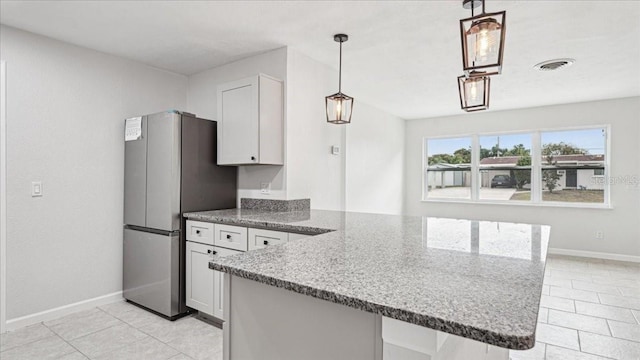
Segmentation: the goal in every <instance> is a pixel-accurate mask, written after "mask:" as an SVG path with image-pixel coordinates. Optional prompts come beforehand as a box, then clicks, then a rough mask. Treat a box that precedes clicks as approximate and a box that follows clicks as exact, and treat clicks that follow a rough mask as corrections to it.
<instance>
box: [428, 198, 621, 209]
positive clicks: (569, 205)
mask: <svg viewBox="0 0 640 360" xmlns="http://www.w3.org/2000/svg"><path fill="white" fill-rule="evenodd" d="M420 202H423V203H440V204H471V205H513V206H529V207H555V208H571V209H603V210H613V206H611V204H590V203H565V202H552V201H546V202H539V203H533V202H531V201H495V200H494V201H492V200H478V201H473V200H463V199H426V200H424V199H423V200H420Z"/></svg>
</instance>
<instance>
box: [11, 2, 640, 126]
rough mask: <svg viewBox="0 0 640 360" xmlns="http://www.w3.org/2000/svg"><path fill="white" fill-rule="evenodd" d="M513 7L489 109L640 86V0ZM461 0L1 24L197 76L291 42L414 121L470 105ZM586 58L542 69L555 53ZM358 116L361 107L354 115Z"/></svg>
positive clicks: (39, 13) (40, 11) (193, 8)
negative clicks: (464, 95) (462, 80)
mask: <svg viewBox="0 0 640 360" xmlns="http://www.w3.org/2000/svg"><path fill="white" fill-rule="evenodd" d="M486 7H487V11H500V10H506V11H507V39H506V47H505V56H504V64H505V65H504V67H503V72H502V75H501V76H496V77H494V78H493V79H492V83H491V85H492V88H491V110H490V111H495V110H504V109H515V108H524V107H533V106H542V105H549V104H561V103H571V102H581V101H590V100H597V99H609V98H618V97H627V96H638V95H640V66H638V64H640V1H611V0H601V1H575V0H566V1H562V0H553V1H541V0H531V1H515V0H511V1H497V0H496V1H492V0H487V2H486ZM469 15H470V14H469V11H468V10H464V9H463V8H462V6H461V1H459V0H440V1H339V2H332V1H117V2H115V1H114V2H112V1H103V2H100V1H82V2H81V1H7V0H2V1H1V2H0V22H1V23H2V24H5V25H9V26H13V27H16V28H20V29H24V30H27V31H31V32H34V33H38V34H43V35H46V36H49V37H51V38H54V39H59V40H63V41H66V42H69V43H72V44H77V45H80V46H84V47H88V48H91V49H95V50H99V51H102V52H105V53H109V54H114V55H117V56H121V57H124V58H129V59H133V60H136V61H139V62H142V63H145V64H149V65H151V66H154V67H158V68H162V69H166V70H170V71H173V72H177V73H180V74H185V75H190V74H194V73H197V72H199V71H202V70H205V69H208V68H211V67H215V66H218V65H222V64H225V63H229V62H232V61H234V60H237V59H240V58H244V57H248V56H251V55H253V54H257V53H260V52H264V51H267V50H271V49H275V48H279V47H282V46H291V47H293V48H295V49H297V50H299V51H301V52H303V53H305V54H306V55H308V56H310V57H311V58H313V59H316V60H318V61H320V62H322V63H325V64H328V65H330V66H332V67H337V60H338V59H337V57H338V46H337V44H336V43H335V42H334V41H333V39H332V35H333V34H334V33H338V32H344V33H347V34H349V36H350V40H349V42H347V43H345V45H344V56H343V73H344V75H343V91H344V92H345V93H347V94H349V95H351V96H354V97H355V98H356V101H358V100H359V101H363V102H366V103H369V104H370V105H373V106H376V107H378V108H381V109H383V110H385V111H387V112H389V113H392V114H394V115H397V116H399V117H402V118H405V119H415V118H425V117H434V116H443V115H454V114H461V113H462V111H461V110H460V104H459V99H458V95H457V91H458V90H457V83H456V77H457V76H458V75H461V74H462V71H461V68H462V65H461V54H460V35H459V29H458V26H459V25H458V20H459V19H461V18H464V17H468V16H469ZM567 57H568V58H575V59H576V60H577V62H576V63H575V64H574V65H573V66H571V67H567V68H563V69H561V70H558V71H552V72H541V71H538V70H535V69H533V66H534V65H535V64H537V63H538V62H541V61H544V60H548V59H553V58H567ZM354 116H356V115H355V113H354Z"/></svg>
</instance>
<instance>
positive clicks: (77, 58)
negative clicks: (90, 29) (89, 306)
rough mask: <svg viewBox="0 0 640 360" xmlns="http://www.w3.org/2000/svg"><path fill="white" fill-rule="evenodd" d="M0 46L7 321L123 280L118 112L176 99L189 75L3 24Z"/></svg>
mask: <svg viewBox="0 0 640 360" xmlns="http://www.w3.org/2000/svg"><path fill="white" fill-rule="evenodd" d="M0 50H1V51H0V52H1V54H2V59H3V60H6V62H7V147H8V148H7V156H8V158H7V175H8V182H7V193H8V194H7V212H8V223H7V237H8V241H7V319H8V320H9V321H10V320H11V319H14V318H17V317H21V316H25V315H28V314H33V313H36V312H40V311H44V310H48V309H51V308H55V307H58V306H62V305H67V304H70V303H75V302H78V301H82V300H85V299H91V298H94V297H98V296H102V295H105V294H109V293H113V292H118V291H120V290H122V211H123V209H122V207H123V199H122V196H123V195H122V194H123V170H124V142H123V134H124V122H123V120H124V119H125V118H126V117H130V116H134V115H138V114H145V113H151V112H158V111H162V110H165V109H171V108H175V109H182V108H184V107H185V105H186V91H187V79H186V77H184V76H181V75H176V74H172V73H169V72H166V71H161V70H157V69H154V68H150V67H148V66H144V65H141V64H138V63H135V62H131V61H127V60H124V59H121V58H117V57H114V56H110V55H105V54H103V53H100V52H96V51H92V50H88V49H84V48H80V47H76V46H73V45H70V44H66V43H62V42H58V41H55V40H52V39H49V38H46V37H42V36H38V35H34V34H30V33H27V32H23V31H20V30H16V29H13V28H9V27H5V26H2V28H1V31H0ZM34 180H40V181H42V184H43V190H44V196H43V197H41V198H32V197H31V181H34Z"/></svg>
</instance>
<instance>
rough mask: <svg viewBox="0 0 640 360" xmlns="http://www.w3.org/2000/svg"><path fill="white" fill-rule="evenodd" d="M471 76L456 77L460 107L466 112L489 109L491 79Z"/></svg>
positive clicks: (473, 74) (475, 74)
mask: <svg viewBox="0 0 640 360" xmlns="http://www.w3.org/2000/svg"><path fill="white" fill-rule="evenodd" d="M471 75H472V76H470V77H467V76H465V75H462V76H459V77H458V90H459V91H460V107H461V108H462V110H464V111H467V112H472V111H480V110H486V109H488V108H489V92H490V84H491V78H490V77H489V76H484V75H481V74H480V75H479V74H478V73H472V74H471Z"/></svg>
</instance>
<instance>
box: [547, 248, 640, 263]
mask: <svg viewBox="0 0 640 360" xmlns="http://www.w3.org/2000/svg"><path fill="white" fill-rule="evenodd" d="M548 253H549V254H554V255H568V256H577V257H588V258H596V259H606V260H617V261H628V262H636V263H640V256H635V255H623V254H614V253H604V252H597V251H586V250H571V249H559V248H549V251H548Z"/></svg>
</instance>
